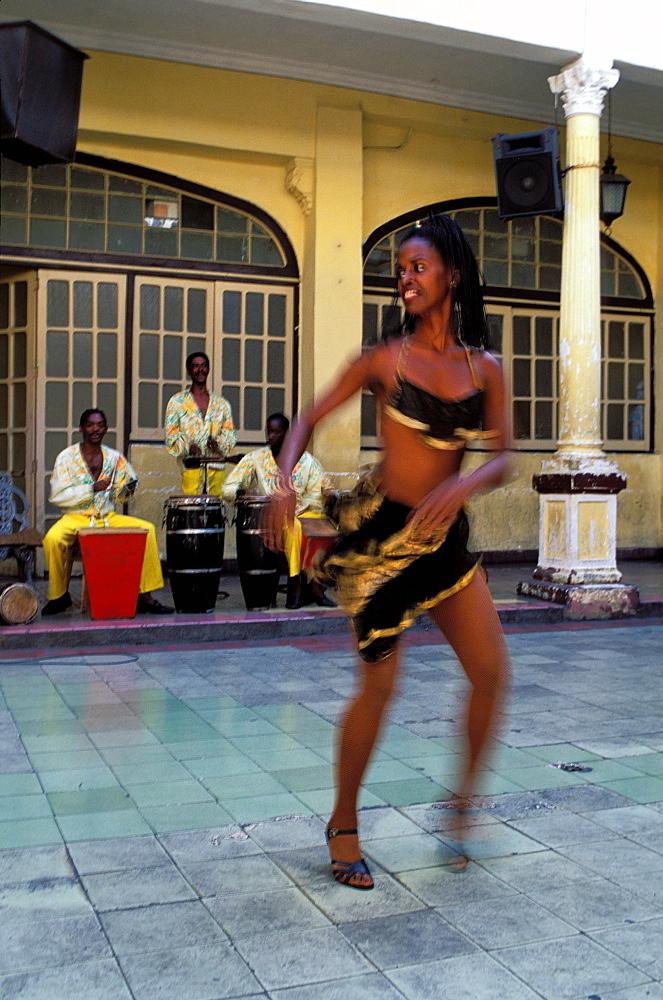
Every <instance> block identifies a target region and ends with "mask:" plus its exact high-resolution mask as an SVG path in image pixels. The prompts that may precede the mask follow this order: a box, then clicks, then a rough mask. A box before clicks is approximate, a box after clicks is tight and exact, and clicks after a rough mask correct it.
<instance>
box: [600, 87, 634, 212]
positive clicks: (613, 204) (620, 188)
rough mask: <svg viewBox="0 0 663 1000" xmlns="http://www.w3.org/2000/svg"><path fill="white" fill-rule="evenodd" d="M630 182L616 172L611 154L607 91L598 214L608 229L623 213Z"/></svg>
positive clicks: (610, 106)
mask: <svg viewBox="0 0 663 1000" xmlns="http://www.w3.org/2000/svg"><path fill="white" fill-rule="evenodd" d="M630 183H631V182H630V180H629V179H628V177H624V175H623V174H618V173H617V167H616V166H615V161H614V158H613V155H612V92H611V91H608V155H607V156H606V159H605V163H604V164H603V173H602V174H601V176H600V177H599V216H600V217H601V222H602V223H603V224H604V225H605V226H606V227H607V228H608V229H609V228H610V226H611V225H612V223H613V222H614V221H615V219H618V218H619V217H620V216H622V215H623V214H624V202H625V201H626V188H627V187H628V186H629V184H630Z"/></svg>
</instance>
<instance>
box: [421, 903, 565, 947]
mask: <svg viewBox="0 0 663 1000" xmlns="http://www.w3.org/2000/svg"><path fill="white" fill-rule="evenodd" d="M438 910H439V912H440V913H441V914H442V915H443V916H444V917H445V919H446V920H448V921H449V923H450V924H452V926H453V927H456V928H457V929H458V930H459V931H462V933H463V934H465V935H467V937H468V938H469V939H470V940H471V941H473V942H475V943H476V944H478V945H480V946H481V947H482V948H485V949H486V950H487V951H494V950H495V949H496V948H507V947H509V946H511V945H516V944H523V943H525V942H529V941H543V940H545V939H547V938H560V937H564V936H566V935H572V934H576V933H577V931H576V928H575V927H572V926H571V925H570V924H568V923H565V921H564V920H562V919H560V918H559V917H556V916H554V915H553V914H552V913H551V912H550V911H549V910H547V909H545V908H544V906H540V905H539V904H538V903H536V902H535V901H534V900H532V899H528V898H527V896H523V895H520V894H519V895H517V896H511V897H508V898H506V899H499V900H491V899H488V900H482V901H481V902H476V903H467V902H462V903H455V904H453V905H449V904H443V905H441V906H439V907H438Z"/></svg>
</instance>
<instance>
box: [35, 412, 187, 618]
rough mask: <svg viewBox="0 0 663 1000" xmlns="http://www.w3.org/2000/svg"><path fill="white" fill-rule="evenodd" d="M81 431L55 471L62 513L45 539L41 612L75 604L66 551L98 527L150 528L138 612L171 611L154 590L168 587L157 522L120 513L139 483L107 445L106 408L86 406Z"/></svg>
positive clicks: (55, 498) (54, 492)
mask: <svg viewBox="0 0 663 1000" xmlns="http://www.w3.org/2000/svg"><path fill="white" fill-rule="evenodd" d="M79 430H80V432H81V434H82V436H83V440H82V441H81V442H80V444H72V445H71V446H70V447H69V448H65V449H64V451H61V452H60V454H59V455H58V456H57V458H56V459H55V467H54V469H53V474H52V475H51V497H50V499H51V503H52V504H55V505H56V506H57V507H59V508H60V509H61V511H62V517H61V518H60V520H59V521H56V523H55V524H54V525H53V527H52V528H51V529H50V530H49V531H48V532H47V533H46V536H45V537H44V541H43V545H44V556H45V558H46V565H47V567H48V598H49V599H48V603H47V604H45V605H44V607H43V608H42V611H41V613H42V615H57V614H59V613H60V612H61V611H66V609H67V608H69V607H71V597H70V596H69V591H68V590H67V582H68V581H67V571H66V559H67V552H68V550H69V548H70V547H71V546H72V545H73V544H74V542H75V541H76V535H77V534H78V532H79V531H80V530H81V528H95V527H97V528H101V527H110V528H144V529H145V530H146V531H147V538H146V541H145V555H144V557H143V567H142V571H141V575H140V593H139V596H138V605H137V608H136V613H137V614H146V615H148V614H149V615H169V614H172V613H173V609H172V608H170V607H167V606H166V605H164V604H161V603H160V602H159V601H157V600H155V598H154V597H152V594H151V591H153V590H159V589H160V588H161V587H163V576H162V574H161V562H160V561H159V551H158V549H157V540H156V535H155V532H154V525H153V524H151V523H150V522H149V521H142V520H140V519H139V518H137V517H128V516H126V515H124V514H117V513H116V512H115V504H116V503H119V502H122V501H123V500H127V499H128V498H129V497H131V496H133V494H134V491H135V489H136V486H137V485H138V479H137V478H136V473H135V472H134V470H133V469H132V467H131V465H129V463H128V462H127V460H126V458H125V457H124V455H122V454H120V452H119V451H115V449H114V448H106V447H105V446H104V445H102V443H101V442H102V441H103V438H104V435H105V433H106V431H107V430H108V424H107V421H106V416H105V414H104V412H103V411H102V410H98V409H89V410H85V411H84V412H83V413H82V414H81V422H80V427H79Z"/></svg>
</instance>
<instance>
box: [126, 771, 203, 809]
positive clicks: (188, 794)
mask: <svg viewBox="0 0 663 1000" xmlns="http://www.w3.org/2000/svg"><path fill="white" fill-rule="evenodd" d="M126 792H127V794H128V795H129V796H130V798H131V801H132V802H134V803H135V804H136V805H137V806H138V808H139V809H142V808H143V807H145V806H146V807H149V806H179V805H183V804H185V803H189V802H213V801H214V796H212V795H210V793H209V792H208V791H207V790H206V789H205V788H204V787H203V785H202V784H201V783H200V782H198V781H195V780H194V779H193V778H188V779H186V780H185V781H163V782H159V783H158V784H155V785H148V784H141V785H126Z"/></svg>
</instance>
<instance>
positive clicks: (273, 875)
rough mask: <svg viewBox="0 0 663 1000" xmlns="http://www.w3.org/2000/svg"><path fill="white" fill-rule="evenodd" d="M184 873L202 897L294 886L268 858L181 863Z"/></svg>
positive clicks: (248, 857)
mask: <svg viewBox="0 0 663 1000" xmlns="http://www.w3.org/2000/svg"><path fill="white" fill-rule="evenodd" d="M180 869H181V871H182V872H183V873H184V875H185V877H186V878H187V880H188V881H189V882H190V884H191V885H192V886H193V888H194V889H195V891H196V893H198V895H200V896H224V895H232V894H233V893H249V892H256V891H261V890H266V889H285V888H288V887H289V886H290V885H291V884H292V883H291V881H290V879H289V878H288V877H287V875H285V874H284V873H283V872H282V871H281V869H280V868H279V867H278V866H277V865H276V864H274V862H273V861H272V860H270V858H268V857H266V856H265V855H264V854H255V855H248V856H246V857H239V858H232V859H228V860H223V861H205V862H194V863H188V862H186V861H181V862H180Z"/></svg>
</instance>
